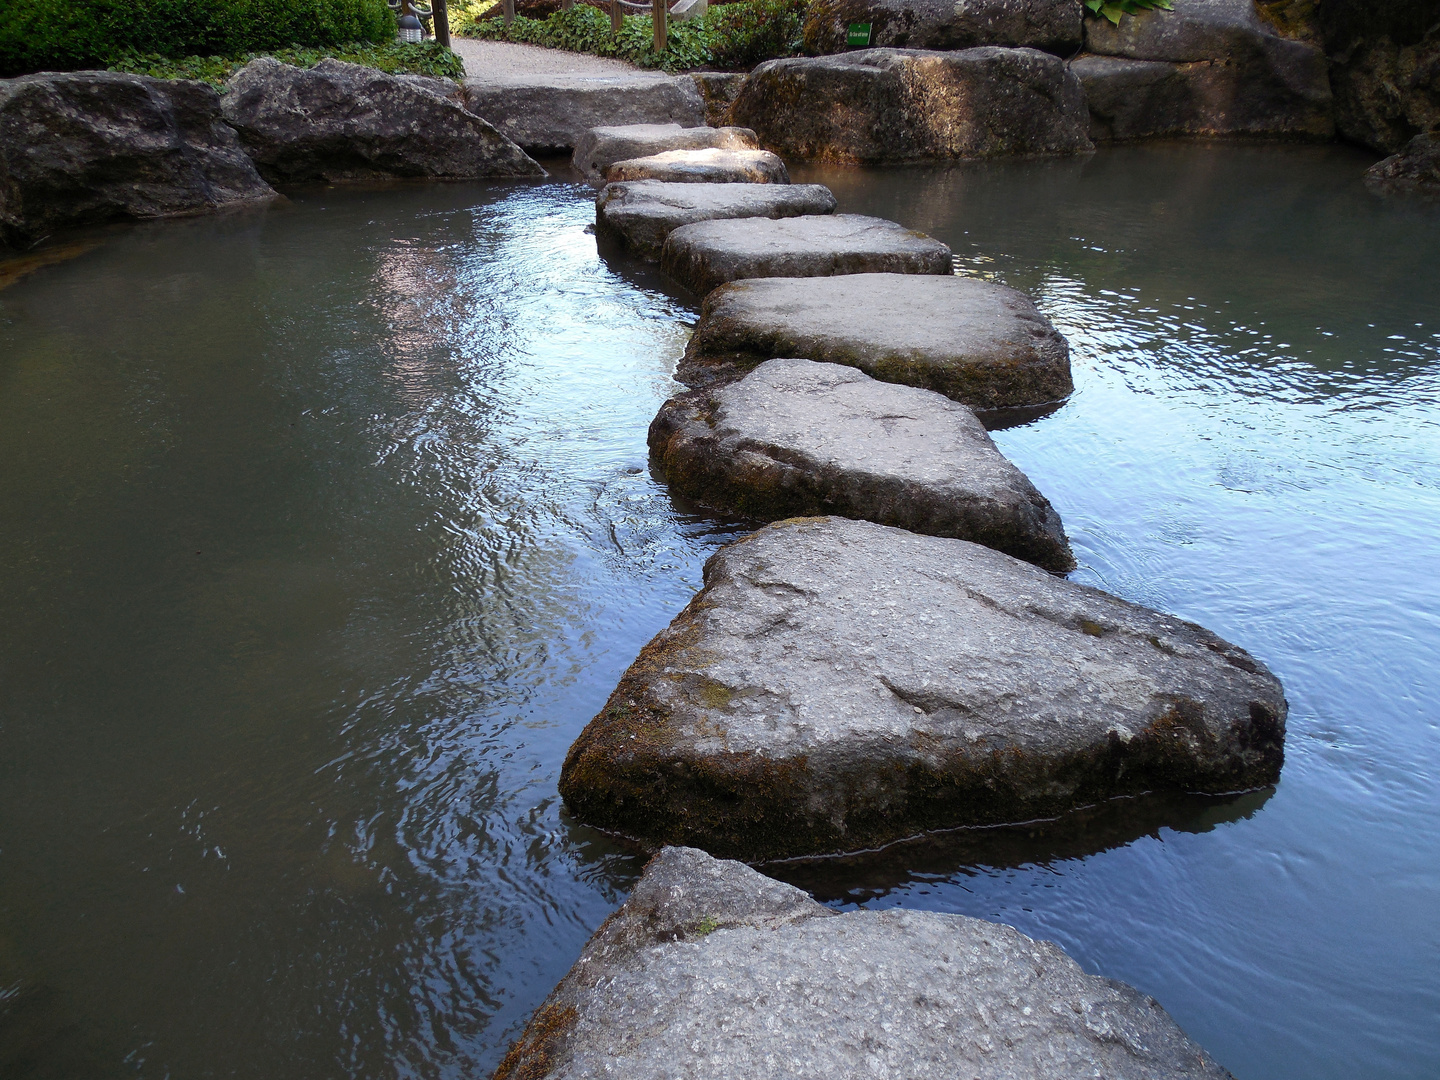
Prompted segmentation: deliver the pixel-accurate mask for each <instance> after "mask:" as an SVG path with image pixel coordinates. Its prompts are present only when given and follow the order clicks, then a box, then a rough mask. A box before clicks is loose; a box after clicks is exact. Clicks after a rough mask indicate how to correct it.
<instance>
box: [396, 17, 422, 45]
mask: <svg viewBox="0 0 1440 1080" xmlns="http://www.w3.org/2000/svg"><path fill="white" fill-rule="evenodd" d="M396 26H397V27H398V29H399V32H400V41H401V42H402V43H403V44H406V45H414V44H416V43H417V42H418V41H419V40H420V39H421V38H423V37H424V36H425V28H424V27H423V26H421V25H420V20H419V19H417V18H416V17H415V16H414V15H411V14H410V12H409V11H408V10H407V11H406V12H405V14H404V15H401V16H400V20H399V22H397V23H396Z"/></svg>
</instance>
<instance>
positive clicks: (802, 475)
mask: <svg viewBox="0 0 1440 1080" xmlns="http://www.w3.org/2000/svg"><path fill="white" fill-rule="evenodd" d="M649 443H650V451H651V453H652V454H653V455H654V456H655V457H656V459H658V461H659V463H660V465H661V467H662V469H663V470H664V473H665V481H666V483H668V484H669V485H670V488H671V490H673V491H676V492H679V493H680V494H681V495H684V496H687V497H689V498H692V499H694V500H696V501H697V502H700V503H702V504H704V505H706V506H710V507H713V508H715V509H718V510H722V511H726V512H731V513H740V514H745V515H746V516H748V517H753V518H761V519H763V520H766V521H775V520H778V519H780V518H787V517H798V516H802V515H812V514H839V515H841V516H842V517H848V518H860V519H863V520H866V521H875V522H878V523H880V524H882V525H894V526H897V527H899V528H902V529H909V530H910V531H911V532H918V533H927V534H930V535H932V536H953V537H958V538H959V539H961V540H971V541H973V542H975V543H977V544H984V545H985V546H986V547H992V548H995V549H996V550H998V551H1003V552H1005V553H1006V554H1007V555H1013V556H1015V557H1016V558H1017V559H1024V560H1026V561H1027V562H1033V563H1035V564H1036V565H1037V566H1041V567H1044V568H1045V569H1046V570H1050V571H1055V572H1059V573H1065V572H1067V571H1070V570H1073V569H1075V557H1074V555H1072V554H1071V552H1070V543H1069V541H1067V540H1066V539H1065V530H1064V528H1063V527H1062V526H1061V524H1060V515H1059V514H1057V513H1056V512H1055V510H1054V508H1053V507H1052V506H1051V505H1050V503H1049V500H1047V499H1046V498H1045V496H1043V495H1041V494H1040V492H1038V491H1036V490H1035V485H1034V484H1032V483H1030V481H1029V480H1028V479H1027V478H1026V476H1025V474H1024V473H1022V472H1021V471H1020V470H1019V469H1017V468H1016V467H1015V466H1014V465H1012V464H1011V463H1010V462H1009V461H1008V460H1006V458H1005V456H1004V455H1003V454H1001V453H1000V451H999V450H998V449H996V447H995V443H994V442H993V441H992V440H991V438H990V436H989V435H988V434H987V433H986V431H985V427H984V425H983V424H981V423H980V421H979V420H977V419H975V414H974V413H972V412H971V411H970V410H969V409H967V408H966V407H965V406H964V405H961V404H960V403H958V402H955V401H951V400H950V399H949V398H946V397H942V396H941V395H939V394H935V393H932V392H930V391H929V390H918V389H915V388H914V387H909V386H897V385H895V384H894V383H883V382H876V381H875V380H874V379H872V378H870V377H869V376H868V375H866V374H864V373H863V372H861V371H857V370H856V369H855V368H853V367H844V366H842V365H839V364H817V363H815V362H814V361H812V360H767V361H766V362H765V363H763V364H761V365H760V366H759V367H758V368H756V369H755V370H754V371H752V372H751V373H750V374H749V375H747V376H745V378H743V379H741V380H740V381H739V382H736V383H731V384H729V385H728V386H723V387H707V388H705V389H703V390H692V391H691V392H690V393H688V394H681V395H680V396H679V397H673V398H671V399H670V400H669V401H667V402H665V404H664V405H662V406H661V407H660V413H659V415H658V416H656V417H655V420H654V422H653V423H652V424H651V425H650V437H649Z"/></svg>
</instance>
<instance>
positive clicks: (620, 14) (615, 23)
mask: <svg viewBox="0 0 1440 1080" xmlns="http://www.w3.org/2000/svg"><path fill="white" fill-rule="evenodd" d="M624 25H625V12H624V10H623V9H622V8H621V7H620V0H610V36H611V37H614V36H615V35H616V34H618V33H620V28H621V27H622V26H624Z"/></svg>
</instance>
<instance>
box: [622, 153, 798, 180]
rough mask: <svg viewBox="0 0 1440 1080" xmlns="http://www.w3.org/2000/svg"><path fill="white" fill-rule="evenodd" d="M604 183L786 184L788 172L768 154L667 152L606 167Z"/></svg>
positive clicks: (781, 162) (776, 159) (779, 161)
mask: <svg viewBox="0 0 1440 1080" xmlns="http://www.w3.org/2000/svg"><path fill="white" fill-rule="evenodd" d="M604 173H605V179H606V180H607V181H609V182H611V183H615V182H618V181H624V180H660V181H664V182H668V183H672V184H687V183H688V184H788V183H790V172H789V170H788V169H786V168H785V162H783V161H781V160H780V159H779V158H778V157H776V156H775V155H774V154H772V153H770V151H768V150H719V149H711V150H666V151H664V152H663V153H659V154H651V155H649V156H648V157H637V158H628V159H626V160H623V161H616V162H613V163H612V164H610V165H607V166H606V167H605V169H604Z"/></svg>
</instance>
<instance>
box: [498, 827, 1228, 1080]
mask: <svg viewBox="0 0 1440 1080" xmlns="http://www.w3.org/2000/svg"><path fill="white" fill-rule="evenodd" d="M600 1076H616V1077H622V1076H623V1077H627V1078H630V1080H671V1078H673V1077H677V1076H683V1077H686V1078H688V1080H712V1078H713V1080H722V1078H723V1080H732V1078H735V1077H746V1078H747V1080H780V1078H784V1080H822V1078H823V1080H833V1078H835V1077H859V1076H876V1077H919V1076H936V1077H963V1078H965V1080H971V1078H974V1080H1013V1078H1016V1077H1045V1078H1046V1080H1081V1078H1087V1080H1088V1078H1092V1077H1096V1076H1103V1077H1106V1078H1107V1080H1142V1078H1143V1080H1154V1078H1156V1077H1165V1078H1167V1080H1232V1078H1231V1077H1230V1074H1229V1073H1227V1072H1226V1071H1225V1070H1224V1069H1222V1068H1221V1067H1220V1066H1219V1065H1217V1064H1216V1063H1215V1062H1214V1061H1213V1060H1212V1059H1211V1058H1210V1056H1209V1055H1208V1054H1206V1053H1205V1051H1204V1050H1203V1049H1201V1048H1200V1047H1199V1046H1198V1045H1196V1044H1195V1043H1194V1042H1192V1041H1191V1040H1190V1039H1189V1038H1188V1037H1187V1036H1186V1035H1185V1033H1184V1032H1183V1031H1181V1030H1180V1028H1179V1027H1178V1026H1177V1025H1176V1024H1175V1021H1174V1020H1172V1019H1171V1018H1170V1016H1169V1014H1168V1013H1166V1012H1165V1010H1164V1009H1163V1008H1161V1007H1160V1004H1159V1003H1158V1002H1157V1001H1155V999H1154V998H1150V997H1146V996H1145V995H1143V994H1141V993H1139V992H1138V991H1136V990H1134V989H1132V988H1131V987H1129V986H1126V985H1125V984H1124V983H1119V982H1115V981H1114V980H1112V979H1106V978H1102V977H1100V976H1098V975H1087V974H1085V972H1084V971H1082V970H1081V968H1080V965H1079V964H1077V963H1075V961H1074V960H1071V959H1070V958H1069V957H1068V956H1066V955H1065V953H1064V952H1062V951H1061V950H1060V948H1059V947H1058V946H1056V945H1054V944H1052V943H1050V942H1045V941H1035V940H1033V939H1031V938H1028V937H1026V936H1025V935H1024V934H1021V933H1020V932H1019V931H1017V930H1013V929H1011V928H1010V927H1008V926H1002V925H1001V924H999V923H992V922H986V921H984V920H981V919H972V918H968V917H966V916H964V915H945V914H940V913H937V912H920V911H902V910H899V909H891V910H888V911H847V912H844V913H841V912H836V911H832V910H830V909H829V908H827V907H824V906H822V905H820V904H817V903H816V902H815V901H814V900H812V899H811V898H810V897H809V896H807V895H806V894H805V893H803V892H801V891H800V890H799V889H797V888H795V887H794V886H792V885H786V884H784V883H782V882H778V881H775V880H773V879H771V878H767V877H765V876H764V875H762V874H760V873H758V872H757V871H755V870H752V869H750V868H749V867H748V866H745V865H743V864H741V863H738V862H730V861H722V860H718V859H713V858H711V857H710V856H709V855H706V854H705V853H704V852H702V851H698V850H696V849H694V848H677V847H667V848H664V849H663V850H661V852H660V853H659V854H658V855H656V856H655V858H654V859H652V860H651V861H650V864H649V865H648V866H647V867H646V868H645V873H644V874H643V875H642V876H641V878H640V880H639V881H638V882H637V883H636V885H635V889H634V891H633V892H632V893H631V894H630V898H629V899H628V900H626V901H625V903H624V905H623V906H622V907H621V908H620V910H619V911H617V912H616V913H615V914H614V915H612V916H611V917H610V918H609V919H607V920H606V921H605V923H604V925H602V926H601V927H600V929H599V930H597V931H596V932H595V935H594V936H593V937H592V938H591V939H590V941H589V942H588V943H587V944H586V945H585V948H584V950H583V951H582V952H581V954H580V958H579V959H578V960H577V961H576V963H575V966H574V967H572V968H571V969H570V972H569V974H567V975H566V976H565V978H564V979H562V980H561V982H560V984H559V985H558V986H556V988H555V990H554V991H553V992H552V993H551V994H550V996H549V997H548V998H546V999H545V1001H544V1002H543V1003H542V1004H541V1006H540V1008H539V1009H538V1010H536V1012H535V1015H534V1017H533V1018H532V1019H531V1020H530V1023H529V1024H528V1025H527V1027H526V1028H525V1030H524V1031H523V1032H522V1033H521V1035H520V1038H519V1039H517V1040H516V1042H515V1044H514V1046H513V1047H512V1048H511V1050H510V1053H509V1054H508V1055H507V1056H506V1058H505V1060H504V1061H503V1062H502V1063H501V1065H500V1068H499V1070H498V1071H497V1072H496V1073H495V1078H496V1080H520V1078H522V1077H523V1078H525V1080H560V1078H562V1077H564V1078H577V1080H578V1078H579V1077H600Z"/></svg>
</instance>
